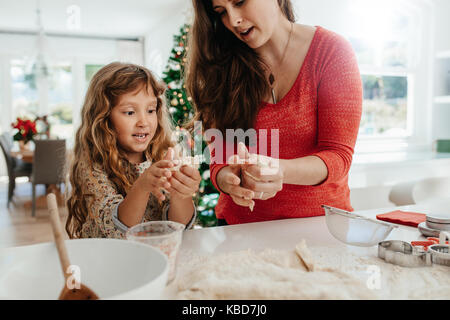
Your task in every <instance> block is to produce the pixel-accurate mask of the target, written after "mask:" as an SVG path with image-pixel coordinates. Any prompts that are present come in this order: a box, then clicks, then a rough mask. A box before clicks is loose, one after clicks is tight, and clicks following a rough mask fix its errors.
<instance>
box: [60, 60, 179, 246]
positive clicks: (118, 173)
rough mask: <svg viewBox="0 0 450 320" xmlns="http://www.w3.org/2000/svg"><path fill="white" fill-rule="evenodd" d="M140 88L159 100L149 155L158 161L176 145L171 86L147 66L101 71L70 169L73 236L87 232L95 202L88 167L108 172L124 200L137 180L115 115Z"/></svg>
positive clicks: (93, 85) (117, 65)
mask: <svg viewBox="0 0 450 320" xmlns="http://www.w3.org/2000/svg"><path fill="white" fill-rule="evenodd" d="M140 88H145V89H146V90H152V91H153V93H154V95H155V97H156V98H157V110H156V114H157V118H158V128H157V130H156V132H155V135H154V137H153V139H152V141H151V143H150V144H149V147H148V149H147V150H146V152H145V153H146V157H147V158H150V159H152V160H153V161H158V160H160V159H162V158H163V156H164V153H165V151H166V150H167V149H168V148H169V147H170V146H172V145H173V144H172V142H171V134H172V125H171V122H170V118H169V116H168V112H167V107H166V101H165V89H166V87H165V85H164V84H163V83H162V82H159V81H157V80H156V78H155V77H154V76H153V74H152V73H151V72H150V71H149V70H148V69H146V68H144V67H142V66H138V65H134V64H126V63H120V62H113V63H110V64H108V65H106V66H104V67H103V68H101V69H100V70H99V71H98V72H97V73H96V74H95V75H94V77H93V78H92V80H91V82H90V84H89V88H88V90H87V93H86V97H85V100H84V104H83V108H82V110H81V117H82V118H81V125H80V127H79V129H78V130H77V133H76V136H75V146H74V151H73V160H72V164H71V167H70V171H69V173H70V176H69V179H70V184H71V186H72V190H71V192H70V196H69V197H68V200H67V207H68V211H69V215H68V219H67V223H66V231H67V233H68V234H69V236H70V237H71V238H74V237H80V236H81V229H82V226H83V223H84V222H85V221H86V215H87V214H88V212H89V203H90V201H92V200H93V195H92V194H86V190H85V188H83V181H84V179H85V175H86V171H85V168H84V167H83V164H86V163H87V165H88V167H89V168H91V169H94V167H97V168H101V169H102V170H104V171H105V172H106V174H107V175H108V178H109V179H110V180H111V181H112V182H113V183H114V184H115V186H116V188H117V190H118V192H119V193H120V194H122V195H123V196H126V193H127V190H128V189H129V188H130V187H131V186H132V184H133V183H134V181H135V180H136V178H137V177H136V176H135V173H134V170H132V167H131V164H130V163H129V161H128V160H127V158H126V156H125V153H124V151H123V150H122V149H121V148H120V146H119V144H118V143H117V139H116V134H115V131H114V128H113V126H112V123H111V120H110V114H111V110H112V109H113V108H114V106H115V105H116V104H117V102H118V100H119V97H120V96H121V95H123V94H126V93H129V92H135V91H136V90H138V89H140Z"/></svg>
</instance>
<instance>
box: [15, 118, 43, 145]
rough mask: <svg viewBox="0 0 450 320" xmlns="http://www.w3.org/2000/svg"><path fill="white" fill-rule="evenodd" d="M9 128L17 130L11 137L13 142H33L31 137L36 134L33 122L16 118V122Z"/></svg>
mask: <svg viewBox="0 0 450 320" xmlns="http://www.w3.org/2000/svg"><path fill="white" fill-rule="evenodd" d="M11 126H12V127H13V128H14V129H18V130H19V131H18V132H17V133H16V134H15V135H14V137H13V139H14V140H15V141H23V142H24V143H27V142H28V141H31V140H33V137H34V136H35V135H36V134H37V130H36V122H35V121H31V120H28V119H20V118H17V121H16V122H15V123H12V124H11Z"/></svg>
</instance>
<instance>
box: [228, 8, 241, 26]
mask: <svg viewBox="0 0 450 320" xmlns="http://www.w3.org/2000/svg"><path fill="white" fill-rule="evenodd" d="M229 17H230V23H231V25H232V26H233V27H238V26H240V25H241V23H242V16H241V15H240V14H239V13H238V12H236V11H232V12H230V13H229Z"/></svg>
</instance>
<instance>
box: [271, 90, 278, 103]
mask: <svg viewBox="0 0 450 320" xmlns="http://www.w3.org/2000/svg"><path fill="white" fill-rule="evenodd" d="M272 100H273V104H276V103H277V98H276V97H275V90H274V89H273V88H272Z"/></svg>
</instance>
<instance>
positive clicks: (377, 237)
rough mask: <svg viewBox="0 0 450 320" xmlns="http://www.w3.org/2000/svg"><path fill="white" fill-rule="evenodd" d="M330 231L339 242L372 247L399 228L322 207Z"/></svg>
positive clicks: (343, 211) (328, 207)
mask: <svg viewBox="0 0 450 320" xmlns="http://www.w3.org/2000/svg"><path fill="white" fill-rule="evenodd" d="M322 208H324V210H325V216H326V222H327V227H328V231H330V233H331V234H332V235H333V236H334V237H335V238H336V239H338V240H339V241H342V242H344V243H346V244H349V245H352V246H358V247H372V246H375V245H377V244H378V243H379V242H381V241H383V240H384V239H386V237H387V236H388V235H389V233H390V232H391V231H392V229H394V228H397V226H395V225H392V224H389V223H387V222H384V221H378V220H374V219H370V218H366V217H363V216H360V215H357V214H354V213H351V212H348V211H345V210H342V209H337V208H333V207H330V206H326V205H322Z"/></svg>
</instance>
